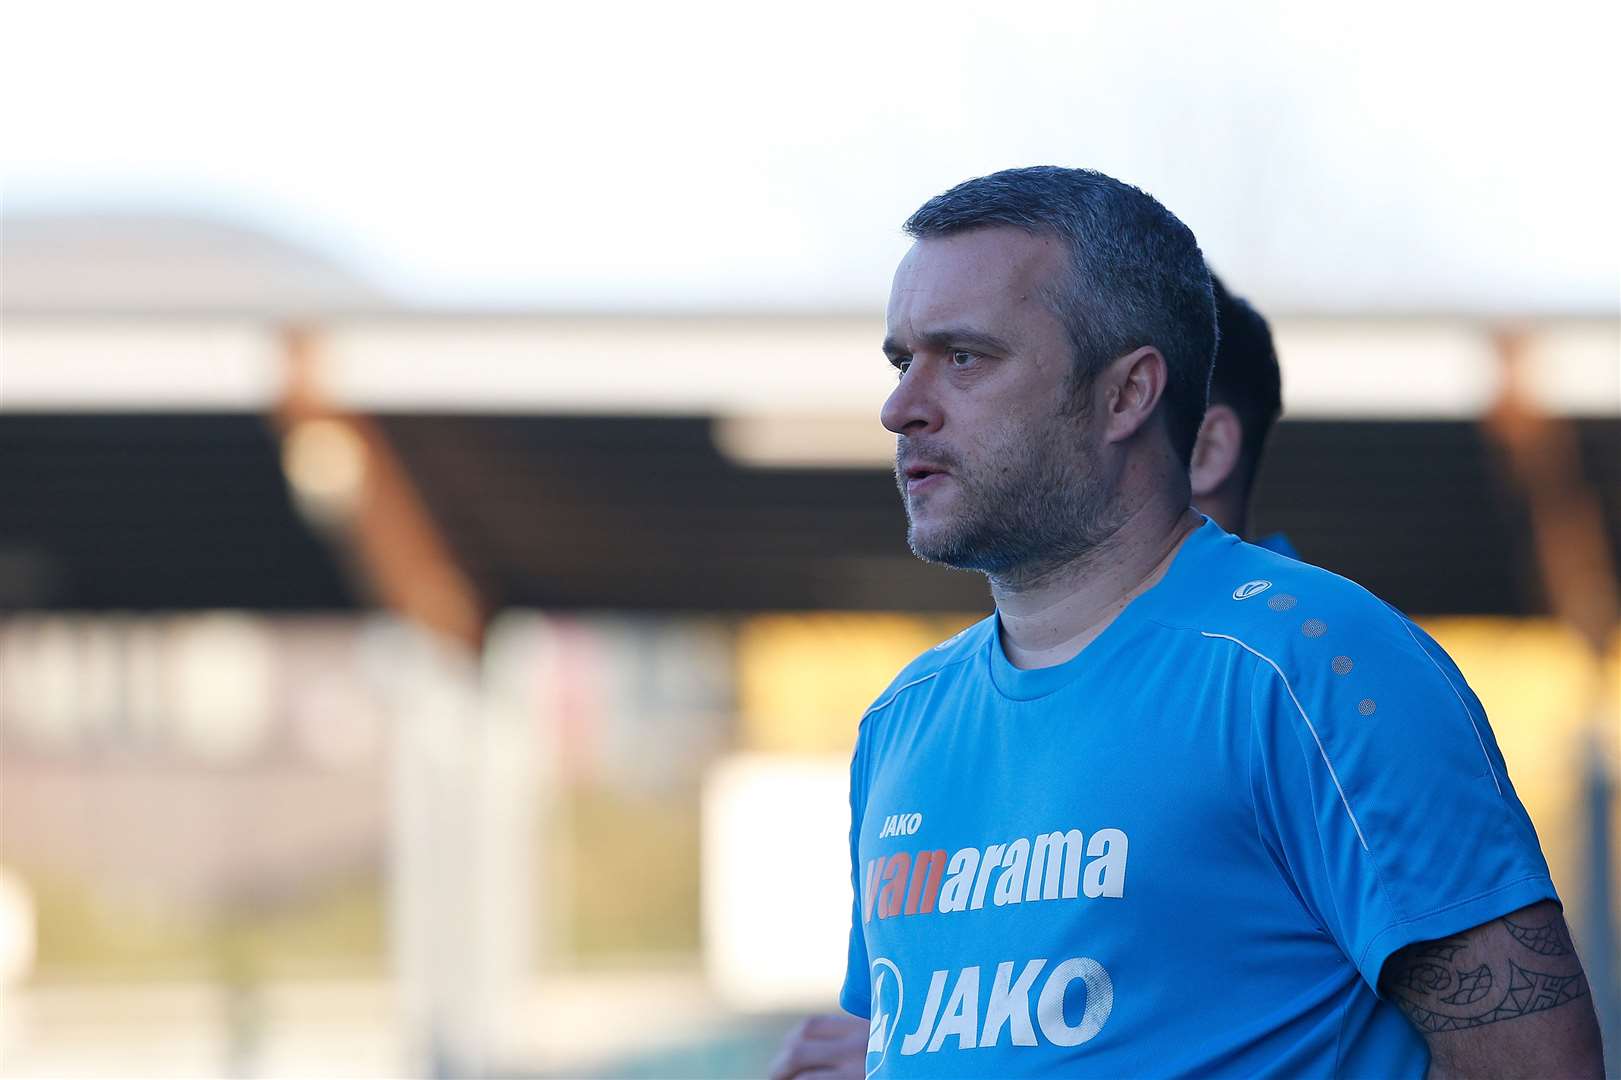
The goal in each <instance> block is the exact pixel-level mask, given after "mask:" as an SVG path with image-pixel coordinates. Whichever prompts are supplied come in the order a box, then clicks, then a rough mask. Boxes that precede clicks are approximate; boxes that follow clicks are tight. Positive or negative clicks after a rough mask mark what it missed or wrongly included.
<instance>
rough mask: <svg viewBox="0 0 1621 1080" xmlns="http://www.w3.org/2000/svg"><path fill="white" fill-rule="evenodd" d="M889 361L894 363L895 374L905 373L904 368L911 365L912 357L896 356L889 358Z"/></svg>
mask: <svg viewBox="0 0 1621 1080" xmlns="http://www.w3.org/2000/svg"><path fill="white" fill-rule="evenodd" d="M890 363H891V364H893V365H895V374H897V375H905V374H906V369H907V368H909V367H911V366H912V358H911V357H910V356H898V357H896V358H895V359H893V360H891V361H890Z"/></svg>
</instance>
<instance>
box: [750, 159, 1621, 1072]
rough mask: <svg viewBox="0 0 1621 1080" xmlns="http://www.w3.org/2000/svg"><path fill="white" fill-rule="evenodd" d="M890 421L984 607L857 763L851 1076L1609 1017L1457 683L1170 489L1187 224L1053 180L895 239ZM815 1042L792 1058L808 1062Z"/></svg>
mask: <svg viewBox="0 0 1621 1080" xmlns="http://www.w3.org/2000/svg"><path fill="white" fill-rule="evenodd" d="M907 231H908V233H909V234H910V235H911V236H913V238H914V239H915V241H916V243H915V244H914V245H913V247H912V249H911V250H910V251H909V252H908V253H907V255H906V257H905V258H904V259H903V260H902V262H901V265H900V267H899V268H898V270H897V271H896V276H895V282H894V286H893V289H892V292H891V297H890V304H889V310H888V319H887V321H888V336H887V338H886V340H885V343H884V350H885V352H886V354H887V355H888V356H889V359H890V361H891V363H892V364H893V365H894V367H895V368H896V371H897V373H898V377H899V381H898V385H897V387H896V389H895V391H894V392H893V393H892V394H891V395H890V397H889V399H888V401H887V402H885V404H884V407H883V411H882V418H883V422H884V424H885V426H886V427H888V428H889V429H890V430H891V431H893V432H895V433H896V435H897V454H896V477H897V483H898V485H899V486H900V488H901V494H902V500H903V503H904V505H905V508H906V511H907V516H908V521H909V529H908V542H909V543H910V545H911V547H912V549H913V551H914V552H915V553H916V554H918V555H919V556H920V557H922V558H924V559H927V560H929V561H933V562H938V563H943V564H945V565H949V566H954V567H958V568H961V569H968V570H976V571H979V572H981V573H984V574H985V575H986V577H987V578H988V580H989V582H990V586H991V592H992V595H993V597H994V599H995V601H996V611H995V613H994V614H993V615H992V616H990V617H989V618H987V619H985V620H984V621H982V622H980V623H978V624H976V625H974V626H972V627H970V628H968V629H967V630H965V631H963V632H962V633H961V634H958V635H957V636H956V637H954V638H952V639H950V640H948V641H946V642H943V643H941V644H940V645H938V646H936V647H935V648H934V649H932V650H930V651H929V652H927V653H925V654H924V655H923V656H921V657H919V658H918V659H917V660H915V661H914V662H913V663H912V664H910V665H908V667H907V668H905V669H904V670H903V671H902V672H901V673H900V674H899V675H898V676H897V677H896V679H895V680H894V682H893V683H892V684H891V686H890V687H889V688H888V689H887V690H886V691H885V692H884V693H883V694H882V695H880V697H879V698H878V700H877V701H875V702H874V704H873V706H872V707H871V708H870V709H869V710H868V711H867V713H866V714H865V715H864V717H863V719H862V723H861V727H860V732H859V736H858V739H857V745H856V750H855V754H854V757H853V760H852V765H851V811H852V828H851V863H852V870H851V877H852V884H853V886H854V889H855V903H854V907H853V912H852V931H851V936H850V951H849V952H850V954H849V961H848V973H847V977H846V981H845V986H844V989H843V992H842V993H841V995H840V1003H841V1004H842V1005H843V1006H844V1008H845V1009H846V1010H848V1011H849V1012H850V1013H852V1014H853V1015H855V1016H861V1017H869V1018H870V1021H869V1033H868V1039H867V1047H866V1051H867V1052H866V1055H865V1059H866V1060H865V1069H864V1071H865V1073H866V1074H868V1075H894V1076H905V1075H1006V1076H1012V1075H1036V1074H1042V1075H1051V1074H1057V1073H1061V1074H1063V1075H1095V1076H1122V1075H1131V1076H1149V1075H1168V1074H1190V1075H1255V1074H1261V1073H1276V1074H1280V1075H1301V1074H1305V1075H1319V1074H1343V1075H1379V1076H1417V1075H1421V1074H1423V1073H1424V1072H1425V1070H1426V1068H1429V1070H1430V1072H1431V1075H1447V1074H1450V1073H1459V1074H1463V1073H1467V1074H1471V1075H1521V1074H1539V1075H1584V1076H1598V1075H1600V1070H1601V1065H1600V1061H1601V1057H1600V1053H1599V1039H1598V1029H1597V1024H1596V1021H1595V1020H1594V1018H1593V1012H1592V1007H1591V1003H1590V1000H1589V999H1588V995H1587V987H1586V983H1585V978H1584V976H1583V974H1582V969H1581V965H1580V962H1579V961H1578V959H1577V957H1576V955H1575V952H1574V949H1573V948H1572V946H1571V943H1570V938H1569V935H1568V932H1567V931H1566V928H1565V925H1564V921H1563V918H1562V916H1561V914H1560V911H1559V907H1558V904H1557V897H1556V894H1555V892H1554V889H1553V886H1552V883H1551V881H1550V880H1549V877H1548V873H1547V867H1546V864H1545V862H1544V861H1543V858H1542V855H1541V851H1540V849H1539V847H1538V844H1537V840H1536V836H1535V833H1534V831H1533V829H1532V826H1531V822H1530V819H1529V818H1528V817H1527V815H1526V813H1525V811H1524V808H1523V806H1521V804H1520V802H1519V800H1518V798H1517V797H1516V796H1515V794H1514V791H1513V788H1512V786H1511V785H1510V784H1509V781H1508V777H1507V774H1506V770H1505V768H1504V765H1503V761H1502V758H1501V755H1500V754H1499V752H1498V750H1497V747H1496V743H1495V741H1494V740H1493V739H1492V737H1491V732H1490V728H1489V726H1488V725H1487V723H1486V720H1485V717H1484V715H1483V714H1482V712H1481V709H1480V705H1479V702H1478V701H1477V700H1476V699H1475V697H1474V695H1473V694H1472V693H1470V692H1469V690H1468V687H1467V684H1466V683H1465V682H1464V680H1463V678H1462V676H1461V674H1459V672H1458V671H1457V669H1456V668H1455V667H1454V666H1453V664H1452V663H1451V661H1450V659H1449V658H1448V657H1447V656H1446V655H1445V653H1444V652H1442V651H1441V649H1440V648H1439V647H1438V646H1437V645H1436V644H1435V643H1434V642H1433V641H1432V640H1430V639H1429V638H1428V637H1427V636H1426V635H1424V634H1423V633H1422V631H1420V630H1418V629H1417V628H1416V627H1414V626H1413V625H1412V624H1411V623H1409V622H1407V621H1406V620H1404V619H1403V618H1402V617H1401V616H1400V614H1399V613H1397V612H1395V611H1393V610H1392V609H1390V608H1388V607H1386V606H1385V605H1384V604H1382V603H1381V602H1379V601H1378V600H1377V599H1375V598H1373V597H1372V596H1370V595H1369V594H1367V593H1366V592H1365V591H1363V590H1361V589H1360V588H1358V587H1357V586H1355V585H1354V584H1352V583H1350V582H1348V581H1345V580H1344V579H1342V578H1338V577H1336V576H1334V575H1332V574H1329V573H1327V572H1325V571H1322V570H1319V569H1317V568H1315V567H1311V566H1309V565H1306V564H1304V563H1300V562H1296V561H1294V560H1291V559H1288V558H1285V557H1282V556H1280V555H1278V554H1275V553H1272V552H1268V551H1265V550H1263V549H1261V548H1258V547H1255V546H1253V545H1248V544H1245V543H1243V542H1241V541H1240V540H1238V539H1237V538H1236V537H1234V536H1232V535H1231V534H1229V533H1227V532H1226V531H1224V530H1223V529H1222V528H1221V527H1220V526H1219V525H1217V524H1215V523H1214V522H1203V521H1202V520H1201V519H1200V517H1199V516H1198V515H1197V514H1195V513H1194V512H1193V511H1192V509H1191V508H1190V506H1189V502H1190V498H1191V495H1192V490H1191V488H1190V482H1189V467H1190V463H1191V459H1192V455H1193V453H1194V446H1195V441H1196V435H1197V433H1198V431H1199V428H1200V425H1201V422H1202V420H1203V416H1204V413H1205V408H1206V386H1207V382H1208V379H1209V372H1210V364H1211V357H1212V353H1213V351H1214V345H1215V316H1214V307H1213V301H1212V296H1211V291H1210V290H1211V286H1210V279H1209V274H1208V271H1207V270H1206V268H1205V265H1204V260H1203V257H1202V255H1201V254H1200V252H1199V249H1198V246H1197V244H1196V242H1195V241H1194V238H1193V236H1192V234H1191V233H1190V232H1189V231H1188V230H1187V228H1186V227H1185V226H1183V225H1182V223H1181V222H1179V221H1178V220H1177V219H1176V218H1175V217H1173V216H1172V215H1171V214H1170V213H1169V212H1168V211H1166V210H1165V209H1164V208H1163V207H1162V206H1160V205H1159V204H1158V203H1157V202H1156V201H1154V200H1153V199H1152V198H1150V197H1149V196H1147V195H1145V194H1144V193H1142V192H1141V191H1138V190H1137V189H1135V188H1132V187H1129V186H1127V185H1125V184H1121V183H1119V182H1118V181H1115V180H1112V179H1110V178H1109V177H1106V176H1103V175H1102V174H1099V173H1096V172H1091V171H1086V170H1069V169H1057V168H1050V167H1041V168H1032V169H1018V170H1009V171H1006V172H1002V173H997V174H994V175H992V176H988V177H981V178H979V179H976V180H971V181H967V182H966V183H964V184H960V185H958V186H957V187H955V188H953V189H951V190H950V191H948V192H946V193H944V194H942V195H940V196H937V197H936V198H934V199H931V200H930V201H929V202H928V203H926V204H925V205H924V206H923V207H922V208H921V209H920V210H919V211H918V212H917V213H916V214H914V215H913V216H912V217H911V218H910V219H909V220H908V222H907ZM814 1042H815V1040H814V1039H811V1038H808V1037H807V1038H802V1039H800V1040H798V1041H797V1042H796V1043H795V1044H794V1045H792V1046H790V1048H789V1052H788V1054H787V1055H786V1057H785V1059H784V1060H783V1061H781V1062H779V1063H778V1066H777V1070H776V1071H777V1073H778V1074H779V1075H793V1074H797V1073H800V1072H805V1074H806V1075H814V1067H809V1068H807V1067H808V1066H811V1063H810V1062H809V1060H808V1056H809V1054H810V1053H812V1051H811V1050H810V1049H808V1048H810V1047H812V1045H813V1044H814Z"/></svg>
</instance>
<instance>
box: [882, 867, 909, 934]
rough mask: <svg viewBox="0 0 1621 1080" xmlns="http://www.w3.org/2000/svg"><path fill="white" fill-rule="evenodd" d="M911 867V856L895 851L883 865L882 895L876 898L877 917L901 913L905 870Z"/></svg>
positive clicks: (904, 895)
mask: <svg viewBox="0 0 1621 1080" xmlns="http://www.w3.org/2000/svg"><path fill="white" fill-rule="evenodd" d="M911 867H912V857H911V856H910V855H908V854H906V852H904V851H897V852H896V853H895V854H893V855H891V856H890V857H889V862H888V863H886V864H885V865H884V895H882V896H880V897H879V898H878V917H879V918H880V919H887V918H889V917H890V916H891V915H899V914H900V913H901V902H902V901H903V900H904V899H905V898H906V871H908V870H909V869H911Z"/></svg>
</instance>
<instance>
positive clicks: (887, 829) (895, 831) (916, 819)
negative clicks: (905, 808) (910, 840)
mask: <svg viewBox="0 0 1621 1080" xmlns="http://www.w3.org/2000/svg"><path fill="white" fill-rule="evenodd" d="M922 827H923V815H922V814H890V815H889V816H888V817H886V818H885V819H884V827H883V828H882V829H879V830H878V839H880V840H882V839H883V838H884V837H886V836H911V835H912V834H913V833H915V832H917V831H918V830H919V829H921V828H922Z"/></svg>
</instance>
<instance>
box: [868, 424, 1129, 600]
mask: <svg viewBox="0 0 1621 1080" xmlns="http://www.w3.org/2000/svg"><path fill="white" fill-rule="evenodd" d="M903 455H904V449H901V450H898V452H897V469H896V483H897V485H898V486H899V488H900V492H901V503H902V505H903V506H905V507H906V517H907V526H908V527H907V533H906V542H907V544H908V545H909V546H910V547H911V549H912V553H913V554H914V555H916V556H917V557H918V558H920V559H922V560H924V561H925V562H931V563H939V564H941V565H944V566H951V567H955V568H957V569H959V570H975V571H978V572H980V573H983V574H985V575H987V576H988V577H990V578H991V579H992V580H993V582H995V581H997V580H998V579H1001V580H1005V581H1009V582H1015V581H1019V580H1029V579H1032V578H1037V577H1040V576H1043V575H1045V574H1046V573H1048V572H1050V571H1051V570H1054V569H1056V568H1058V567H1062V566H1065V565H1069V564H1071V563H1075V562H1077V561H1080V560H1084V559H1085V558H1086V557H1087V555H1088V554H1089V553H1091V552H1093V551H1095V550H1096V549H1097V548H1098V547H1099V546H1100V545H1101V544H1102V543H1103V542H1104V541H1105V540H1107V538H1108V537H1109V536H1111V535H1112V534H1113V533H1114V531H1115V530H1116V528H1118V524H1119V523H1118V521H1117V520H1116V517H1117V515H1116V514H1115V513H1114V510H1115V508H1114V507H1112V506H1111V505H1110V500H1109V497H1108V482H1107V480H1106V478H1105V477H1104V476H1103V475H1102V473H1101V470H1100V469H1099V468H1098V467H1097V455H1096V454H1095V453H1094V452H1093V451H1092V450H1091V449H1090V448H1089V447H1087V446H1086V444H1085V443H1083V442H1082V441H1081V440H1080V439H1079V438H1076V437H1075V433H1074V432H1073V429H1070V430H1059V431H1053V430H1048V431H1046V432H1042V433H1040V434H1039V435H1034V434H1033V435H1029V436H1026V437H1024V438H1022V439H1020V440H1018V441H1017V442H1014V443H1012V444H1010V445H1007V446H1004V447H1002V448H1000V450H999V451H998V452H997V453H995V454H992V455H990V456H989V457H987V458H986V459H984V460H982V461H980V462H976V463H975V464H974V465H973V466H972V467H967V466H965V464H964V463H963V462H961V461H960V459H953V460H952V461H950V462H947V464H949V465H950V466H951V479H950V482H951V483H953V484H955V485H956V486H957V491H956V492H955V496H954V497H955V499H956V504H955V506H954V507H953V509H952V514H951V517H950V518H949V519H948V520H943V521H938V522H936V523H934V524H933V525H932V526H930V527H928V528H919V526H918V522H917V516H918V515H915V514H914V513H913V506H912V500H911V498H909V497H908V496H907V494H906V477H905V475H904V474H903V473H902V472H901V470H900V468H899V467H898V466H899V458H900V457H901V456H903ZM929 497H930V496H929V495H927V494H925V495H922V496H920V499H919V502H920V505H919V507H918V509H919V510H923V509H924V508H925V507H926V503H925V502H924V501H923V500H927V499H928V498H929Z"/></svg>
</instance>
